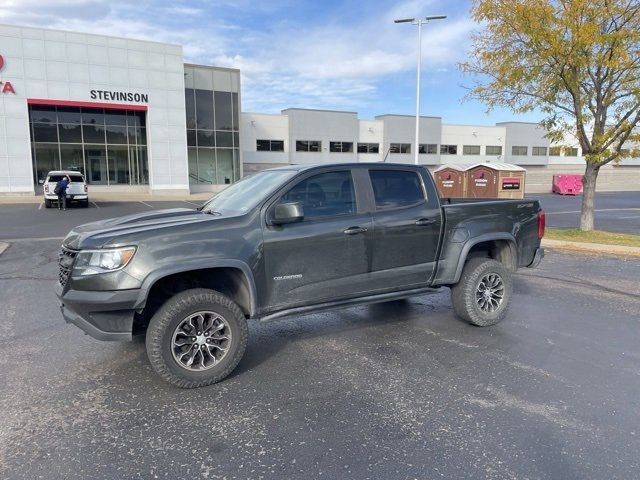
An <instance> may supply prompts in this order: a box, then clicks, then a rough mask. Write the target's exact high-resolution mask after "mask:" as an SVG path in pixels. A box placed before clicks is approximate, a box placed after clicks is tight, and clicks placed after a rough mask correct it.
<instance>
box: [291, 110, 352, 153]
mask: <svg viewBox="0 0 640 480" xmlns="http://www.w3.org/2000/svg"><path fill="white" fill-rule="evenodd" d="M282 113H283V114H284V115H287V116H288V117H289V151H290V152H291V153H290V156H289V158H290V162H291V163H293V164H300V163H326V162H356V161H357V160H358V157H357V154H356V150H357V147H356V144H357V142H358V132H359V126H358V116H357V114H356V113H355V112H336V111H330V110H307V109H302V108H289V109H287V110H283V111H282ZM297 140H316V141H321V142H322V151H320V152H298V151H296V141H297ZM341 141H342V142H352V143H353V152H348V153H334V152H331V151H330V150H329V143H330V142H341Z"/></svg>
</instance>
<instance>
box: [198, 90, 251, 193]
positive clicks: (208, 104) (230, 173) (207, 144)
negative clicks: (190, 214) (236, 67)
mask: <svg viewBox="0 0 640 480" xmlns="http://www.w3.org/2000/svg"><path fill="white" fill-rule="evenodd" d="M238 101H239V98H238V94H237V93H235V92H224V91H212V90H204V89H192V88H186V89H185V106H186V116H187V119H186V120H187V146H188V159H189V160H188V162H189V183H190V184H192V185H193V184H212V183H215V184H222V185H224V184H229V183H233V182H235V181H236V180H238V179H239V178H240V155H239V146H240V138H239V129H240V128H239V124H240V113H239V104H238Z"/></svg>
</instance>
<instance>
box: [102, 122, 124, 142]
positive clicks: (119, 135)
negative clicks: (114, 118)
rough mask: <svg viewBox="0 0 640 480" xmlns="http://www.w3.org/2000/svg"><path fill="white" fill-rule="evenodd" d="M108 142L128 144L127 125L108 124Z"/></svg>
mask: <svg viewBox="0 0 640 480" xmlns="http://www.w3.org/2000/svg"><path fill="white" fill-rule="evenodd" d="M106 130H107V143H108V144H111V145H113V144H117V145H126V144H127V127H116V126H113V125H107V127H106Z"/></svg>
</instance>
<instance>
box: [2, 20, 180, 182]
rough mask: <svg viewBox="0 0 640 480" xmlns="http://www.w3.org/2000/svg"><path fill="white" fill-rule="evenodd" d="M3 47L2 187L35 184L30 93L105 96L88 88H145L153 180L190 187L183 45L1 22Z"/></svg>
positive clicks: (53, 97) (78, 97)
mask: <svg viewBox="0 0 640 480" xmlns="http://www.w3.org/2000/svg"><path fill="white" fill-rule="evenodd" d="M0 55H2V56H3V57H4V60H5V67H4V68H3V69H2V70H1V71H0V81H10V82H11V83H12V85H13V87H14V89H15V92H16V93H15V95H14V94H12V93H4V94H0V192H15V193H33V192H34V182H33V168H32V159H31V148H30V144H31V139H30V135H29V125H28V109H27V99H28V98H32V99H48V100H67V101H69V100H71V101H81V102H104V103H109V102H108V101H106V100H99V99H92V98H91V90H108V91H126V92H131V93H141V94H147V95H148V98H149V103H148V112H147V143H148V146H147V149H148V157H149V158H148V161H149V177H150V179H149V181H150V184H151V188H152V189H155V190H171V189H178V190H187V189H188V188H189V186H188V168H187V148H186V129H185V127H186V126H185V104H184V64H183V59H182V47H181V46H179V45H170V44H162V43H155V42H147V41H139V40H128V39H123V38H114V37H106V36H101V35H90V34H82V33H72V32H64V31H57V30H46V29H38V28H25V27H15V26H9V25H0ZM112 103H119V104H121V103H132V102H112Z"/></svg>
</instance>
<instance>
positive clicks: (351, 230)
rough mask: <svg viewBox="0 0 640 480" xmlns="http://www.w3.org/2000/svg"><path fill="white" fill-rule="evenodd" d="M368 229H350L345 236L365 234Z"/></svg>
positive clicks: (345, 232)
mask: <svg viewBox="0 0 640 480" xmlns="http://www.w3.org/2000/svg"><path fill="white" fill-rule="evenodd" d="M366 231H367V229H366V228H364V227H349V228H347V229H346V230H345V231H344V232H343V233H344V234H345V235H357V234H358V233H364V232H366Z"/></svg>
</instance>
